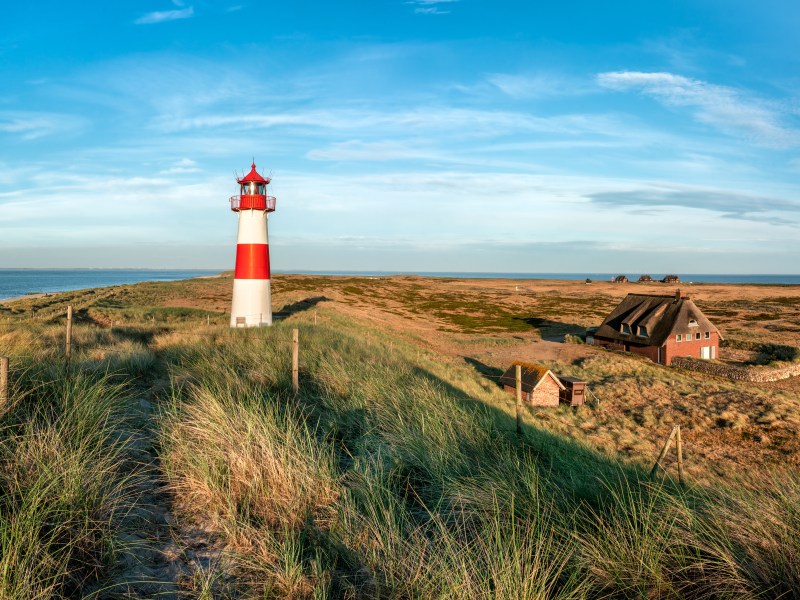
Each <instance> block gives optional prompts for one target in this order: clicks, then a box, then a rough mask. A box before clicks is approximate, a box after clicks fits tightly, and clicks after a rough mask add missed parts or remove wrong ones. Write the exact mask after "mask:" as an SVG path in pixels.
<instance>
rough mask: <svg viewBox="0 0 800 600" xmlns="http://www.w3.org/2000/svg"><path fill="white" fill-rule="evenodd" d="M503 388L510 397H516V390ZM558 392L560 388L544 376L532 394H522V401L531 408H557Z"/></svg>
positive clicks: (506, 386) (548, 376)
mask: <svg viewBox="0 0 800 600" xmlns="http://www.w3.org/2000/svg"><path fill="white" fill-rule="evenodd" d="M503 388H504V389H505V390H506V391H507V392H508V393H509V394H511V395H512V396H514V397H516V395H517V389H516V387H514V386H511V385H504V386H503ZM559 392H561V388H560V387H558V384H557V383H556V382H555V381H553V378H552V377H550V375H547V376H545V378H544V379H543V380H542V382H541V383H539V386H538V387H537V388H536V389H535V390H533V391H532V392H526V391H523V392H522V401H523V402H528V403H529V404H531V405H533V406H558V404H559Z"/></svg>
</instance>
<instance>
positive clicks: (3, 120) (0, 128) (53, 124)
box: [0, 111, 83, 140]
mask: <svg viewBox="0 0 800 600" xmlns="http://www.w3.org/2000/svg"><path fill="white" fill-rule="evenodd" d="M82 122H83V121H82V119H78V118H76V117H72V116H68V115H58V114H53V113H35V112H16V111H14V112H2V111H0V133H7V134H11V135H14V136H16V137H19V138H20V139H23V140H35V139H37V138H40V137H44V136H47V135H53V134H56V133H66V132H67V131H73V130H75V129H78V128H79V127H80V126H81V124H82Z"/></svg>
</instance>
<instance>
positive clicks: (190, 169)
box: [159, 158, 200, 175]
mask: <svg viewBox="0 0 800 600" xmlns="http://www.w3.org/2000/svg"><path fill="white" fill-rule="evenodd" d="M199 171H200V169H199V168H198V166H197V163H196V162H195V161H193V160H192V159H191V158H182V159H181V160H179V161H177V162H175V163H173V164H172V165H171V166H170V167H169V168H167V169H163V170H161V171H159V174H161V175H179V174H181V173H197V172H199Z"/></svg>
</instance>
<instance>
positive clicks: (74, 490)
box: [0, 332, 138, 599]
mask: <svg viewBox="0 0 800 600" xmlns="http://www.w3.org/2000/svg"><path fill="white" fill-rule="evenodd" d="M44 333H46V332H44ZM10 337H12V338H14V339H13V343H14V344H19V343H20V342H21V341H25V338H26V336H24V335H23V336H21V337H19V336H10ZM10 337H9V336H4V337H3V338H2V342H3V344H2V346H0V354H3V353H6V354H10V353H11V352H9V350H13V349H14V348H17V349H19V350H20V352H18V353H17V359H16V360H15V361H14V363H12V365H13V368H12V372H11V377H10V380H11V381H10V384H11V385H10V388H11V389H10V399H9V402H8V403H7V404H6V405H5V406H3V407H0V598H19V599H22V598H57V597H65V596H66V597H81V596H83V595H84V593H85V592H86V590H87V589H88V587H89V586H91V585H92V584H94V583H96V582H97V581H98V580H99V579H100V578H101V577H103V576H105V574H106V573H108V572H109V571H111V570H113V568H114V565H115V562H116V560H115V557H116V553H117V551H118V550H119V548H120V547H121V546H120V544H119V542H118V540H117V537H116V535H117V533H118V532H119V531H120V523H121V522H122V520H123V519H124V517H125V515H126V514H127V513H128V511H129V510H130V509H131V507H132V506H133V504H134V502H135V495H136V492H135V490H136V483H137V480H138V474H137V470H136V468H135V466H132V465H130V464H129V463H128V461H127V458H126V438H125V436H124V431H126V429H127V427H128V420H129V417H128V413H127V406H126V404H127V402H128V395H127V392H126V387H125V385H124V384H123V383H121V382H119V381H116V380H115V378H114V377H112V376H110V375H107V374H102V373H101V374H98V373H96V372H91V371H81V370H75V371H73V372H71V373H67V372H66V371H65V369H64V367H63V361H62V360H58V363H55V362H54V358H55V357H54V356H53V354H52V353H47V352H43V351H42V350H41V349H37V348H36V347H35V345H27V346H25V347H24V348H22V347H19V346H11V343H12V340H11V339H10ZM20 355H21V356H20ZM59 359H60V357H59Z"/></svg>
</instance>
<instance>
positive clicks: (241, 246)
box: [230, 162, 275, 327]
mask: <svg viewBox="0 0 800 600" xmlns="http://www.w3.org/2000/svg"><path fill="white" fill-rule="evenodd" d="M236 181H237V183H239V186H240V188H239V191H240V193H239V195H238V196H231V199H230V201H231V210H232V211H233V212H235V213H237V214H238V215H239V235H238V239H237V244H236V269H235V271H234V276H233V302H232V305H231V327H261V326H264V325H272V291H271V289H270V271H269V242H268V238H267V215H268V214H269V213H271V212H273V211H274V210H275V197H274V196H268V195H267V185H268V184H269V182H270V179H269V177H266V178H264V177H262V176H261V175H259V174H258V171H256V165H255V162H253V164H252V166H251V168H250V172H249V173H248V174H247V175H245V176H244V177H242V178H241V179H239V178H237V179H236Z"/></svg>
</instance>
